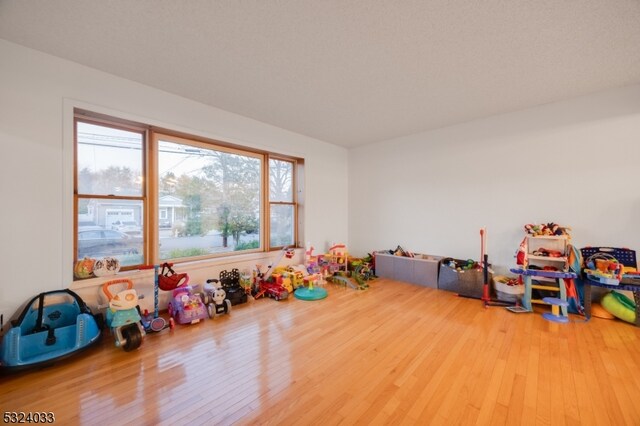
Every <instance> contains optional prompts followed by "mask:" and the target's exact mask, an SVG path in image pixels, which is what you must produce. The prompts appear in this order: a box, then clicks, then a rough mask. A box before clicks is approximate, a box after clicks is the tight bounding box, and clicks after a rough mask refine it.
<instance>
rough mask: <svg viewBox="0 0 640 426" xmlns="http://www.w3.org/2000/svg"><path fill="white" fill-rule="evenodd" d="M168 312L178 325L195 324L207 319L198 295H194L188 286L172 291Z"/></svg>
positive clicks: (205, 309) (207, 314)
mask: <svg viewBox="0 0 640 426" xmlns="http://www.w3.org/2000/svg"><path fill="white" fill-rule="evenodd" d="M168 311H169V315H171V316H172V317H173V318H174V319H175V321H176V322H177V323H178V324H195V323H197V322H199V321H200V320H201V319H206V318H208V317H209V313H208V312H207V307H206V306H205V304H204V303H203V302H202V298H201V296H200V294H199V293H195V292H194V291H193V287H191V286H190V285H183V286H180V287H177V288H176V289H175V290H173V292H172V294H171V300H170V301H169V305H168Z"/></svg>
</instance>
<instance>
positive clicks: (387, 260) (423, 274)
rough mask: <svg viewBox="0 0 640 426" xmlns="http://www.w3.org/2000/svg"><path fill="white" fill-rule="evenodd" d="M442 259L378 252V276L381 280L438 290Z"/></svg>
mask: <svg viewBox="0 0 640 426" xmlns="http://www.w3.org/2000/svg"><path fill="white" fill-rule="evenodd" d="M442 258H443V257H442V256H433V255H429V254H416V255H415V257H404V256H395V255H392V254H389V253H386V252H376V253H375V264H376V275H377V276H378V277H381V278H389V279H392V280H396V281H404V282H407V283H410V284H417V285H421V286H424V287H430V288H438V269H439V266H440V260H442Z"/></svg>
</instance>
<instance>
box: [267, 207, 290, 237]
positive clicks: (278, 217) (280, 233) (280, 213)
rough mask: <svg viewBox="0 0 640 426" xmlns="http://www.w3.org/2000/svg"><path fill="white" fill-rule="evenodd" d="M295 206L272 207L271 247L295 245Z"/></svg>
mask: <svg viewBox="0 0 640 426" xmlns="http://www.w3.org/2000/svg"><path fill="white" fill-rule="evenodd" d="M293 238H294V231H293V206H292V205H277V204H276V205H272V206H271V247H283V246H292V245H294V241H293Z"/></svg>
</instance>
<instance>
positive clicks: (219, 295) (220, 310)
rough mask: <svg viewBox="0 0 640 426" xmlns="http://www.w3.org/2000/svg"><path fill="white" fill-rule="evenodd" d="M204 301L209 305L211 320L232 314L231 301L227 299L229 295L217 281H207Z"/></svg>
mask: <svg viewBox="0 0 640 426" xmlns="http://www.w3.org/2000/svg"><path fill="white" fill-rule="evenodd" d="M202 301H203V302H204V304H205V305H207V312H208V314H209V318H215V317H216V316H218V315H222V314H228V313H230V312H231V305H232V303H231V300H229V299H228V298H227V293H226V292H225V291H224V288H223V287H222V285H221V284H220V283H219V282H218V280H216V279H211V280H207V283H206V284H205V285H204V292H203V293H202Z"/></svg>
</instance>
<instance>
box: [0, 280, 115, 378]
mask: <svg viewBox="0 0 640 426" xmlns="http://www.w3.org/2000/svg"><path fill="white" fill-rule="evenodd" d="M18 312H19V311H18ZM101 333H102V316H101V315H97V316H94V315H93V314H92V313H91V310H90V309H89V307H88V306H87V304H86V303H85V302H84V301H83V300H82V299H81V298H80V296H78V295H77V294H76V293H74V292H73V291H71V290H68V289H67V290H54V291H48V292H44V293H40V294H39V295H37V296H36V297H34V298H33V299H31V300H30V301H29V302H27V303H26V305H25V306H24V308H23V309H22V312H21V313H20V315H19V316H18V317H17V318H16V319H14V320H12V321H11V327H10V328H9V330H8V331H7V332H6V333H5V334H4V338H3V340H2V342H1V343H0V367H1V368H2V369H6V370H18V369H24V368H29V367H36V366H44V365H48V364H52V363H53V362H54V361H56V360H59V359H62V358H65V357H67V356H70V355H73V354H75V353H77V352H78V351H80V350H82V349H85V348H88V347H89V346H91V345H93V344H94V343H97V342H98V341H99V340H100V337H101Z"/></svg>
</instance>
